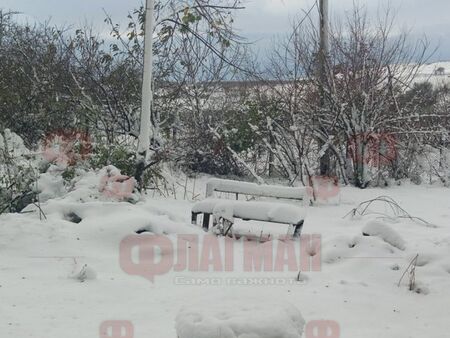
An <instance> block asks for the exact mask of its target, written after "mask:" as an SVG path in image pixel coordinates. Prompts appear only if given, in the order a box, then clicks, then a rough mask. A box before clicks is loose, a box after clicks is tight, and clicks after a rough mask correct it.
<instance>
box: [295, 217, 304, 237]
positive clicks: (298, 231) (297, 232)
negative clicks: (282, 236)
mask: <svg viewBox="0 0 450 338" xmlns="http://www.w3.org/2000/svg"><path fill="white" fill-rule="evenodd" d="M304 222H305V221H301V222H299V223H297V224H295V225H294V227H295V230H294V236H293V237H294V238H298V237H300V234H301V232H302V228H303V223H304Z"/></svg>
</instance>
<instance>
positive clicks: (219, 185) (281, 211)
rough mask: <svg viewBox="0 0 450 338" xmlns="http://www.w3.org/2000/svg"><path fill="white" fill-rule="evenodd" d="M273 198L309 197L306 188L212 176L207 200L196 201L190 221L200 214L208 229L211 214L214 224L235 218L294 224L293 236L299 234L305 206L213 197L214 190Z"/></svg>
mask: <svg viewBox="0 0 450 338" xmlns="http://www.w3.org/2000/svg"><path fill="white" fill-rule="evenodd" d="M216 191H217V192H225V193H234V194H236V197H237V198H238V195H239V194H245V195H253V196H263V197H272V198H277V199H281V198H283V199H291V200H292V199H294V200H299V201H302V200H307V199H306V198H307V197H308V196H310V195H309V194H308V190H307V188H290V187H281V186H273V185H257V184H254V183H247V182H238V181H231V180H220V179H212V180H210V181H208V183H207V185H206V197H207V198H206V199H205V200H203V201H201V202H197V203H196V204H195V205H194V206H193V208H192V224H197V216H198V215H199V214H203V228H204V230H205V231H207V230H208V229H209V223H210V216H211V215H213V216H214V218H213V220H214V224H217V222H219V220H221V219H222V220H227V221H228V222H229V223H230V224H233V223H234V218H240V219H243V220H246V221H247V220H254V221H261V222H272V223H281V224H289V225H292V226H293V227H294V237H298V236H299V235H300V232H301V228H302V226H303V222H304V219H305V208H304V207H299V206H295V205H292V204H287V203H279V202H267V201H264V202H255V201H251V202H248V201H239V200H236V201H233V200H225V199H218V198H213V197H212V196H214V192H216Z"/></svg>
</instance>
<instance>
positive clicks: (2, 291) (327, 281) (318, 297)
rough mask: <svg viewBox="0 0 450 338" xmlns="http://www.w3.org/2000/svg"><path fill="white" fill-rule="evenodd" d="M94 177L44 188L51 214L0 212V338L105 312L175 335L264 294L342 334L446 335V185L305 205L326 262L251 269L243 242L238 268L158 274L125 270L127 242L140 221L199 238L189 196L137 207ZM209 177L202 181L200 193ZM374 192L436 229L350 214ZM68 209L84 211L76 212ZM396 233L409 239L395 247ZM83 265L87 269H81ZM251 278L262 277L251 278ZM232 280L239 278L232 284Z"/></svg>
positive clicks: (81, 323)
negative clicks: (191, 314)
mask: <svg viewBox="0 0 450 338" xmlns="http://www.w3.org/2000/svg"><path fill="white" fill-rule="evenodd" d="M89 175H91V176H89ZM97 181H98V177H97V178H94V177H93V176H92V174H88V175H87V177H86V179H85V180H84V181H83V180H81V181H80V182H79V188H78V189H75V190H74V191H72V192H71V193H69V194H67V195H65V196H64V197H61V196H60V197H57V196H59V195H55V196H56V197H55V196H54V197H53V198H50V197H51V196H50V195H51V194H50V192H48V191H47V195H46V196H47V198H49V199H48V201H46V202H44V203H42V209H43V210H44V212H45V214H46V217H47V219H43V220H40V217H39V213H38V212H29V213H25V214H20V215H18V214H5V215H1V216H0V314H1V319H2V320H1V321H0V337H20V338H22V337H39V338H42V337H46V338H61V337H64V338H71V337H74V338H75V337H76V338H79V337H99V328H100V326H101V324H102V323H103V322H105V321H108V320H128V321H131V323H132V325H133V327H134V337H136V338H144V337H158V338H159V337H161V338H163V337H176V322H175V320H176V318H177V315H178V318H180V313H183V311H194V310H195V309H198V308H199V307H202V306H203V309H204V310H206V312H207V309H208V308H211V309H212V311H213V312H214V311H217V309H220V308H221V304H240V305H239V306H238V307H237V308H236V313H239V311H241V308H245V306H246V305H248V306H252V305H254V304H258V302H263V303H264V304H292V305H293V306H295V307H296V308H298V309H299V311H300V312H301V315H302V317H303V318H304V320H305V322H306V323H308V322H311V321H314V320H331V321H335V322H337V323H338V325H339V327H340V337H345V338H360V337H367V338H369V337H385V338H390V337H392V338H394V337H395V338H403V337H405V338H406V337H433V338H444V337H445V338H447V337H449V334H450V333H449V331H450V325H449V324H448V314H449V312H448V305H449V304H450V232H449V229H450V224H449V219H450V203H449V201H450V190H449V189H448V188H441V187H433V186H426V185H423V186H414V185H404V186H399V187H397V186H396V187H391V188H387V189H366V190H358V189H355V188H349V187H348V188H342V189H341V192H340V200H341V203H340V204H339V205H336V204H329V205H327V204H322V205H320V206H313V207H310V208H309V210H308V214H307V217H306V221H305V225H304V228H303V233H304V234H320V235H321V237H322V245H321V252H320V254H321V261H322V264H321V269H320V271H311V272H309V271H302V272H301V273H300V274H298V272H293V271H283V272H279V271H271V272H246V271H244V270H243V268H242V263H239V262H241V261H242V255H243V252H242V249H241V247H240V246H238V245H237V246H236V249H235V252H234V255H235V257H234V259H235V261H236V262H237V263H236V264H235V266H234V269H233V271H232V272H226V271H225V272H214V271H210V272H206V271H203V272H196V271H186V270H182V271H178V272H177V271H173V269H171V271H170V272H168V273H165V274H162V275H159V276H157V277H156V278H155V280H154V283H152V282H150V281H149V280H147V279H146V278H144V277H142V276H136V275H129V274H127V273H125V272H124V270H123V269H122V268H121V266H120V263H119V256H120V252H119V247H120V243H121V241H122V240H123V239H124V238H126V237H127V236H130V235H132V236H140V235H135V234H134V232H135V231H136V230H139V229H146V230H147V231H150V232H151V233H155V234H166V236H167V237H168V238H170V239H171V240H173V241H176V240H177V239H176V237H177V234H187V233H189V234H198V235H199V236H204V233H203V232H202V231H201V230H200V229H199V228H196V227H193V226H191V225H190V224H189V223H190V209H191V206H192V205H193V202H189V201H184V200H174V199H162V198H151V197H147V199H146V201H145V202H139V203H137V204H136V205H132V204H129V203H125V202H117V201H114V200H112V199H108V198H106V197H104V196H102V195H101V193H99V192H98V189H97V190H96V187H95V182H97ZM204 187H205V186H204V184H203V185H201V184H200V183H199V182H197V190H198V192H199V193H200V194H201V197H203V196H204ZM56 190H57V189H56ZM193 195H194V194H193ZM379 195H389V196H391V197H392V198H394V199H395V200H396V201H397V202H398V203H399V204H400V205H401V206H402V207H403V208H404V209H405V210H407V211H409V212H410V213H411V214H413V215H414V216H418V217H421V218H423V219H425V220H427V221H428V222H430V223H432V224H434V225H435V227H428V226H425V225H424V224H421V223H420V222H414V221H412V220H409V219H399V220H396V221H394V220H392V219H391V218H388V219H380V218H379V215H377V214H373V215H369V216H364V217H359V218H356V219H351V218H348V217H347V218H343V216H344V215H345V214H347V213H348V211H350V210H351V209H352V208H354V207H355V206H356V205H357V204H359V203H360V202H362V201H364V200H367V199H369V198H373V197H376V196H379ZM233 197H234V196H231V198H233ZM33 209H34V210H35V208H32V207H30V208H28V211H32V210H33ZM379 211H383V210H379ZM70 213H75V214H77V215H78V216H79V217H80V218H81V219H82V221H81V222H80V223H73V222H71V221H70V217H68V216H67V215H68V214H70ZM374 222H377V223H379V224H382V226H381V227H382V228H383V230H381V231H379V232H378V233H371V234H372V235H375V236H364V235H363V230H364V229H365V230H366V231H368V229H369V230H373V228H374V227H375V228H376V226H374V224H376V223H374ZM368 224H369V225H368ZM236 228H237V229H239V228H241V229H245V230H244V231H245V232H248V231H250V232H252V233H253V234H257V235H259V234H260V233H261V232H264V233H265V234H269V233H270V234H271V235H272V237H273V238H275V237H276V235H277V234H278V235H283V234H286V232H287V228H288V227H287V226H284V225H276V224H262V223H259V222H241V223H240V224H238V225H237V226H236ZM393 234H396V235H397V236H398V237H395V236H394V241H393V240H392V239H393ZM147 235H148V233H147ZM399 238H401V243H402V246H401V247H400V246H399V245H392V244H398V241H399ZM219 241H223V239H220V240H219ZM221 243H222V242H221ZM236 243H240V242H236ZM399 247H400V248H399ZM416 254H419V258H418V262H417V267H416V288H415V290H413V291H410V290H409V289H408V278H409V277H408V275H407V276H406V277H405V278H404V279H403V280H402V283H401V285H400V287H398V286H397V283H398V281H399V279H400V277H401V275H402V274H403V272H404V271H405V269H406V268H407V266H408V264H409V263H410V261H411V260H412V259H413V258H414V257H415V256H416ZM83 269H85V270H84V272H83ZM86 269H87V270H86ZM83 274H85V276H84V277H86V278H84V277H83V278H79V277H80V275H81V276H83ZM206 278H210V279H206ZM255 278H259V280H260V281H262V282H261V283H256V284H255V282H254V281H255ZM230 279H231V280H232V281H233V283H229V282H227V281H229V280H230ZM208 280H209V281H210V283H209V284H208V283H205V281H208ZM212 281H214V282H212ZM286 306H288V305H286ZM224 308H225V309H229V308H230V306H229V305H226V306H225V305H224ZM276 308H277V307H274V313H273V316H271V318H272V319H273V320H274V321H275V324H276V323H277V322H276V321H277V318H278V317H277V316H279V315H280V312H279V311H275V309H276ZM183 309H184V310H183ZM186 309H187V310H186ZM180 311H181V312H180ZM261 311H262V310H261ZM231 312H233V311H228V312H227V313H231ZM281 314H282V313H281ZM253 315H254V318H253V321H252V318H250V317H249V319H248V323H249V326H252V325H254V323H255V322H256V323H257V322H260V321H261V318H263V322H264V317H263V316H262V315H261V314H258V311H255V313H254V314H253ZM244 318H246V317H245V316H244ZM240 319H242V318H241V317H240ZM240 319H237V320H240ZM286 320H288V319H286ZM240 323H242V320H241V321H240ZM275 324H274V325H275ZM261 325H263V324H261ZM249 337H255V338H256V337H260V336H258V335H256V336H249ZM261 337H266V336H263V335H261ZM183 338H184V336H183ZM192 338H194V337H192ZM210 338H214V337H213V336H211V337H210ZM307 338H311V337H307Z"/></svg>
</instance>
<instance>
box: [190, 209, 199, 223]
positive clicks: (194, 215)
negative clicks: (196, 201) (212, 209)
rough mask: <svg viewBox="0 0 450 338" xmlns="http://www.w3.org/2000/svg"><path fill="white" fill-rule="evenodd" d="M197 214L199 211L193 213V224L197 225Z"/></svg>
mask: <svg viewBox="0 0 450 338" xmlns="http://www.w3.org/2000/svg"><path fill="white" fill-rule="evenodd" d="M197 215H198V212H192V213H191V224H193V225H197Z"/></svg>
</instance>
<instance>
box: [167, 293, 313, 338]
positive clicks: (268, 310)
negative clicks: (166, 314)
mask: <svg viewBox="0 0 450 338" xmlns="http://www.w3.org/2000/svg"><path fill="white" fill-rule="evenodd" d="M304 325H305V320H304V319H303V317H302V314H301V312H300V310H299V309H298V308H297V307H295V306H294V305H292V304H289V303H281V302H272V301H268V300H267V299H264V300H259V301H255V300H251V301H250V300H249V301H245V300H239V301H238V300H235V301H231V300H220V301H216V302H209V303H208V304H207V306H205V305H204V304H198V305H197V304H195V305H189V306H185V307H184V308H182V309H181V310H180V312H179V313H178V315H177V317H176V320H175V327H176V331H177V337H179V338H239V337H242V338H244V337H249V338H250V337H251V338H275V337H276V338H301V337H302V333H303V328H304Z"/></svg>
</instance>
